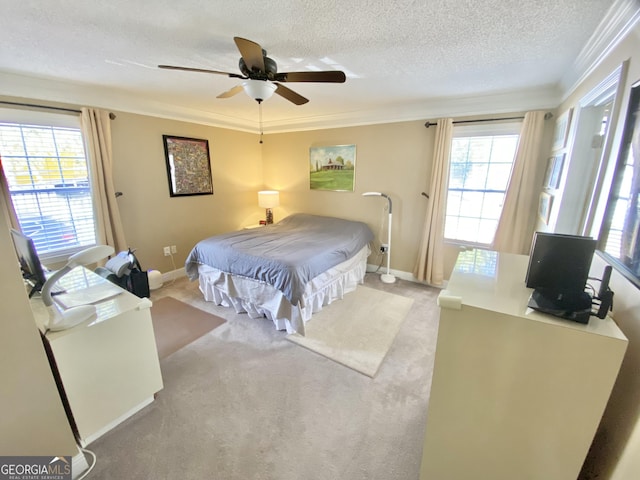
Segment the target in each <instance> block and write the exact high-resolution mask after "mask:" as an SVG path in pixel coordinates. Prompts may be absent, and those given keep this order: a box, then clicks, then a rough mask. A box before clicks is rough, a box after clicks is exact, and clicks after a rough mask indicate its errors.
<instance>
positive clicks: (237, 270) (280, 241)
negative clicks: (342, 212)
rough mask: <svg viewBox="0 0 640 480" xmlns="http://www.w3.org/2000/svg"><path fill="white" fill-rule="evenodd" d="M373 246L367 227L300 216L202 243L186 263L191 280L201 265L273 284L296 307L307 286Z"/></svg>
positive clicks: (341, 221) (310, 216)
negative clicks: (317, 277) (369, 246)
mask: <svg viewBox="0 0 640 480" xmlns="http://www.w3.org/2000/svg"><path fill="white" fill-rule="evenodd" d="M371 240H373V233H372V232H371V229H370V228H369V227H368V226H367V224H365V223H363V222H356V221H351V220H344V219H341V218H334V217H323V216H318V215H309V214H303V213H296V214H293V215H290V216H288V217H286V218H285V219H283V220H281V221H280V222H278V223H276V224H274V225H268V226H266V227H261V228H254V229H249V230H240V231H237V232H231V233H225V234H222V235H216V236H214V237H209V238H207V239H205V240H202V241H200V242H198V244H197V245H196V246H195V247H194V248H193V250H192V251H191V253H190V254H189V256H188V257H187V260H186V263H185V268H186V272H187V276H188V277H189V278H190V279H191V280H195V279H196V278H198V265H199V264H205V265H209V266H211V267H213V268H217V269H218V270H221V271H223V272H227V273H232V274H234V275H242V276H244V277H249V278H253V279H255V280H258V281H261V282H265V283H268V284H270V285H272V286H274V287H275V288H277V289H278V290H280V291H281V292H282V293H283V294H284V296H285V297H286V298H287V299H288V300H289V301H290V302H291V303H292V304H293V305H297V304H298V302H299V301H300V299H301V298H302V295H303V293H304V289H305V285H306V283H307V282H308V281H309V280H311V279H313V278H314V277H316V276H317V275H319V274H320V273H322V272H324V271H325V270H327V269H329V268H331V267H334V266H336V265H338V264H339V263H342V262H343V261H345V260H347V259H348V258H350V257H352V256H353V255H355V254H356V253H357V252H359V251H360V250H361V249H362V248H363V247H364V246H365V245H367V244H368V243H369V242H371Z"/></svg>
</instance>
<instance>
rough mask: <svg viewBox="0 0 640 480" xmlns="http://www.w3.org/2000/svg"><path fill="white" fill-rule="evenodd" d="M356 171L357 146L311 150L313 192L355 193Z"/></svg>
mask: <svg viewBox="0 0 640 480" xmlns="http://www.w3.org/2000/svg"><path fill="white" fill-rule="evenodd" d="M355 171H356V146H355V145H333V146H327V147H311V148H310V149H309V178H310V181H309V187H310V188H311V190H333V191H341V192H353V191H354V187H355Z"/></svg>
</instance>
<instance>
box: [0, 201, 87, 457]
mask: <svg viewBox="0 0 640 480" xmlns="http://www.w3.org/2000/svg"><path fill="white" fill-rule="evenodd" d="M2 202H3V200H2V199H1V198H0V265H2V268H0V305H2V314H1V316H0V358H1V360H0V455H43V456H44V455H51V456H54V455H71V456H74V455H76V454H77V453H78V449H77V448H76V443H75V439H74V437H73V433H72V432H71V427H70V426H69V422H68V421H67V416H66V414H65V412H64V408H63V406H62V401H61V400H60V396H59V395H58V389H57V387H56V384H55V381H54V379H53V374H52V373H51V368H50V366H49V361H48V360H47V357H46V354H45V351H44V347H43V345H42V340H41V339H40V334H39V333H38V330H37V328H36V323H35V320H34V319H33V314H32V313H31V308H30V307H29V299H28V296H27V291H26V290H25V288H24V286H23V283H22V278H21V275H20V271H19V268H18V264H17V262H16V261H15V254H14V250H13V243H12V241H11V236H10V235H9V229H8V227H7V221H6V217H5V215H4V207H3V206H2Z"/></svg>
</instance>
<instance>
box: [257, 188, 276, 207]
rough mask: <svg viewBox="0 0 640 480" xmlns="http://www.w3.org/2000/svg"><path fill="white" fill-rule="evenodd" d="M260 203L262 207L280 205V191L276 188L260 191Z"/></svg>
mask: <svg viewBox="0 0 640 480" xmlns="http://www.w3.org/2000/svg"><path fill="white" fill-rule="evenodd" d="M258 205H259V206H260V207H262V208H274V207H277V206H278V205H280V193H279V192H278V191H276V190H262V191H260V192H258Z"/></svg>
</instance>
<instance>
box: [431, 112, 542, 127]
mask: <svg viewBox="0 0 640 480" xmlns="http://www.w3.org/2000/svg"><path fill="white" fill-rule="evenodd" d="M551 117H553V113H551V112H547V113H545V114H544V119H545V120H549V119H550V118H551ZM522 119H524V116H520V117H502V118H480V119H478V120H455V121H454V122H453V123H454V124H455V123H481V122H497V121H499V120H522ZM433 125H438V122H427V123H425V124H424V126H425V127H427V128H429V127H431V126H433Z"/></svg>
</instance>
